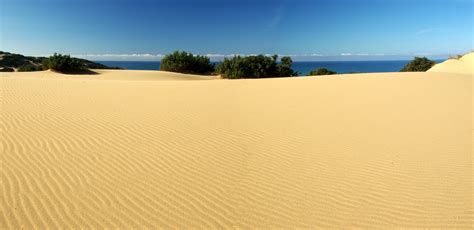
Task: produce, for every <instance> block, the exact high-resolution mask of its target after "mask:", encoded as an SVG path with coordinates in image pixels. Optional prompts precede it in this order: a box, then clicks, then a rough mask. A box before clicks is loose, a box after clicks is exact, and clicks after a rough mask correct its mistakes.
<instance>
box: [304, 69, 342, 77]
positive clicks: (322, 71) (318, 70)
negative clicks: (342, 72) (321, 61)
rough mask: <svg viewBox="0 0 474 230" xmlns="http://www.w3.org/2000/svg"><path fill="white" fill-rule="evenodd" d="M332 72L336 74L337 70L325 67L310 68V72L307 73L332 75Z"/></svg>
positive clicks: (311, 74)
mask: <svg viewBox="0 0 474 230" xmlns="http://www.w3.org/2000/svg"><path fill="white" fill-rule="evenodd" d="M333 74H337V72H335V71H332V70H329V69H326V68H319V69H315V70H312V71H311V72H309V74H308V75H309V76H316V75H333Z"/></svg>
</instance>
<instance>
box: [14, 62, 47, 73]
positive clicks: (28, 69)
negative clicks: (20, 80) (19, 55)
mask: <svg viewBox="0 0 474 230" xmlns="http://www.w3.org/2000/svg"><path fill="white" fill-rule="evenodd" d="M41 70H43V66H41V65H33V64H26V65H23V66H21V67H20V68H18V72H31V71H41Z"/></svg>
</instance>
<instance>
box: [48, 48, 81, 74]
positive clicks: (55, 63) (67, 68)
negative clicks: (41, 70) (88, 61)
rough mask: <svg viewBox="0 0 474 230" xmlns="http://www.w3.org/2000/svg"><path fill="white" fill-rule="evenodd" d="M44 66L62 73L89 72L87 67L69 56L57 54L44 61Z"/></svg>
mask: <svg viewBox="0 0 474 230" xmlns="http://www.w3.org/2000/svg"><path fill="white" fill-rule="evenodd" d="M43 66H45V67H46V68H48V69H51V70H53V71H57V72H61V73H70V72H80V71H85V70H87V67H86V65H85V64H84V63H83V62H81V61H79V60H78V59H74V58H71V56H69V55H62V54H57V53H55V54H54V55H53V56H50V57H49V58H47V59H45V60H44V61H43Z"/></svg>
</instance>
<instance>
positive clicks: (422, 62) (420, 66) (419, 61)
mask: <svg viewBox="0 0 474 230" xmlns="http://www.w3.org/2000/svg"><path fill="white" fill-rule="evenodd" d="M434 65H436V62H435V61H432V60H430V59H428V58H426V57H415V59H414V60H413V61H411V62H410V63H408V64H407V65H405V67H403V69H402V70H400V72H426V71H427V70H429V69H431V67H433V66H434Z"/></svg>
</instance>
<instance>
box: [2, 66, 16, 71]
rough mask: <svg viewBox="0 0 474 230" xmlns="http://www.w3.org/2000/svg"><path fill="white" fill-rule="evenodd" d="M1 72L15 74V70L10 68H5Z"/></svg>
mask: <svg viewBox="0 0 474 230" xmlns="http://www.w3.org/2000/svg"><path fill="white" fill-rule="evenodd" d="M0 72H15V70H14V69H13V68H10V67H3V68H1V69H0Z"/></svg>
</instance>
